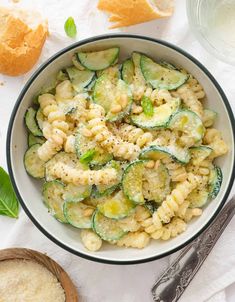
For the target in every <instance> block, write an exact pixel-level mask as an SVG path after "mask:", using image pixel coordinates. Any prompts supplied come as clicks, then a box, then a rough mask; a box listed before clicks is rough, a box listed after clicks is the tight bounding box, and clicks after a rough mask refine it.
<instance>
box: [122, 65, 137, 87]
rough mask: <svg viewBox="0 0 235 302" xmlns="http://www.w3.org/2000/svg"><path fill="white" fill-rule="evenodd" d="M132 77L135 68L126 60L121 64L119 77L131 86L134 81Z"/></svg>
mask: <svg viewBox="0 0 235 302" xmlns="http://www.w3.org/2000/svg"><path fill="white" fill-rule="evenodd" d="M134 75H135V66H134V64H133V62H132V60H131V59H127V60H125V61H124V62H123V63H122V68H121V76H122V80H123V81H124V82H125V83H126V84H128V85H131V84H132V83H133V81H134Z"/></svg>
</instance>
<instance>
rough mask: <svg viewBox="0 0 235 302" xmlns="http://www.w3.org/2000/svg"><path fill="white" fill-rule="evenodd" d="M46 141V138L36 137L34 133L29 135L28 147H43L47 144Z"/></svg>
mask: <svg viewBox="0 0 235 302" xmlns="http://www.w3.org/2000/svg"><path fill="white" fill-rule="evenodd" d="M45 141H46V139H45V138H44V137H39V136H34V135H33V134H32V133H29V135H28V146H29V147H31V146H32V145H35V144H40V145H42V144H43V143H45Z"/></svg>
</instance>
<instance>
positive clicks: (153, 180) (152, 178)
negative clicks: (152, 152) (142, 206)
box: [142, 163, 170, 203]
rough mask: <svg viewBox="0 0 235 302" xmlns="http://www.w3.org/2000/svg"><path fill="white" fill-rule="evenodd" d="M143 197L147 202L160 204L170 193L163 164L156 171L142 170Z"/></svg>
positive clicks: (168, 179) (166, 172)
mask: <svg viewBox="0 0 235 302" xmlns="http://www.w3.org/2000/svg"><path fill="white" fill-rule="evenodd" d="M142 188H143V195H144V198H145V199H147V200H149V201H150V200H153V201H155V202H157V203H161V202H162V201H163V200H164V199H165V198H166V196H167V194H169V192H170V175H169V173H168V170H167V168H166V167H165V165H163V164H161V163H160V164H159V166H158V168H157V169H147V168H145V169H144V173H143V185H142Z"/></svg>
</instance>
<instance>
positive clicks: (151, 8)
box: [97, 0, 174, 28]
mask: <svg viewBox="0 0 235 302" xmlns="http://www.w3.org/2000/svg"><path fill="white" fill-rule="evenodd" d="M97 7H98V9H100V10H102V11H105V12H107V13H110V14H111V16H110V18H109V21H110V22H116V23H114V24H113V25H112V26H111V27H110V28H118V27H123V26H130V25H134V24H138V23H142V22H147V21H150V20H154V19H158V18H165V17H170V16H171V15H172V14H173V11H174V3H173V0H123V1H120V0H99V3H98V6H97Z"/></svg>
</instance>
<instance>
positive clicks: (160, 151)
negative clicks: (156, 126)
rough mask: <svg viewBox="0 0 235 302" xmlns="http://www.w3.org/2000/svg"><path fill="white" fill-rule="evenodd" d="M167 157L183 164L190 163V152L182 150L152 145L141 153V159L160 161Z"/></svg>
mask: <svg viewBox="0 0 235 302" xmlns="http://www.w3.org/2000/svg"><path fill="white" fill-rule="evenodd" d="M165 157H171V158H172V159H173V160H175V161H177V162H179V163H181V164H187V163H188V162H189V161H190V153H189V151H188V150H185V149H182V148H179V149H176V148H170V147H160V146H155V145H152V146H149V147H146V148H144V149H143V150H142V151H141V152H140V159H152V160H159V159H163V158H165Z"/></svg>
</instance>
